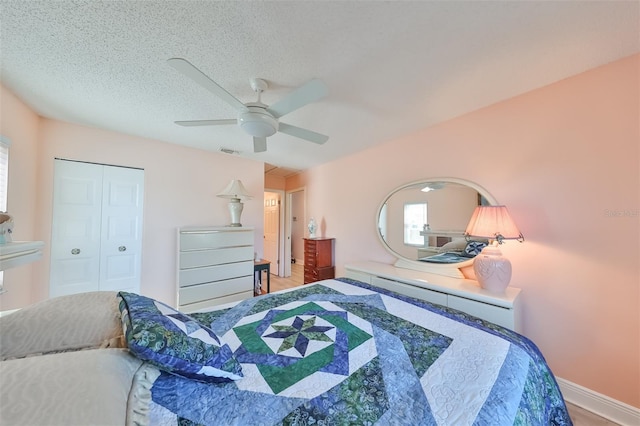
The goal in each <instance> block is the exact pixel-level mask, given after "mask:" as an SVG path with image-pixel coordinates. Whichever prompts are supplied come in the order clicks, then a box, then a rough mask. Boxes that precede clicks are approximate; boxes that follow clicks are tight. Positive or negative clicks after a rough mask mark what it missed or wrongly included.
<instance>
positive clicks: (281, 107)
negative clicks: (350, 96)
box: [167, 58, 329, 152]
mask: <svg viewBox="0 0 640 426" xmlns="http://www.w3.org/2000/svg"><path fill="white" fill-rule="evenodd" d="M167 62H168V63H169V65H171V66H172V67H173V68H175V69H176V70H178V71H179V72H181V73H182V74H184V75H186V76H187V77H189V78H190V79H192V80H193V81H195V82H196V83H198V84H199V85H200V86H202V87H204V88H205V89H207V90H209V91H210V92H212V93H213V94H214V95H217V96H218V97H219V98H220V99H222V100H223V101H225V102H226V103H228V104H229V105H231V106H232V107H234V108H235V109H237V110H238V118H235V119H233V118H232V119H224V120H191V121H176V122H175V123H176V124H178V125H180V126H217V125H224V124H238V125H239V126H240V128H241V129H242V130H244V131H245V132H246V133H248V134H249V135H251V136H253V151H254V152H264V151H266V150H267V137H269V136H272V135H274V134H275V133H276V132H282V133H286V134H287V135H290V136H295V137H297V138H300V139H304V140H307V141H309V142H313V143H317V144H323V143H325V142H326V141H327V140H328V139H329V136H326V135H323V134H320V133H316V132H314V131H311V130H308V129H303V128H301V127H296V126H292V125H291V124H286V123H281V122H280V121H279V119H280V117H282V116H283V115H286V114H289V113H290V112H292V111H295V110H297V109H299V108H302V107H303V106H305V105H307V104H309V103H311V102H315V101H317V100H318V99H321V98H323V97H324V96H326V94H327V86H326V85H325V84H324V83H323V82H322V81H321V80H318V79H313V80H311V81H309V82H307V83H305V84H303V85H302V86H300V87H298V88H297V89H295V90H294V91H293V92H291V93H289V94H288V95H287V96H285V97H284V98H282V99H280V100H279V101H278V102H276V103H275V104H273V105H266V104H263V103H262V102H261V101H260V96H261V94H262V92H264V91H265V90H266V89H267V87H268V84H267V82H266V81H264V80H262V79H259V78H252V79H251V80H250V81H249V83H250V84H251V88H252V89H253V91H254V92H256V93H257V94H258V100H257V101H256V102H247V103H246V104H243V103H242V102H240V101H239V100H238V99H237V98H236V97H234V96H233V95H231V94H230V93H229V92H227V91H226V90H225V89H223V88H222V87H221V86H219V85H218V84H217V83H216V82H215V81H213V80H211V79H210V78H209V77H207V76H206V75H205V74H204V73H203V72H202V71H200V70H199V69H198V68H196V67H195V66H194V65H193V64H192V63H191V62H189V61H187V60H186V59H182V58H171V59H169V60H168V61H167Z"/></svg>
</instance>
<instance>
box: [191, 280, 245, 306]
mask: <svg viewBox="0 0 640 426" xmlns="http://www.w3.org/2000/svg"><path fill="white" fill-rule="evenodd" d="M252 290H253V276H250V277H240V278H232V279H229V280H221V281H215V282H212V283H206V284H198V285H192V286H189V287H183V288H181V289H180V291H179V293H178V297H179V300H178V303H179V304H180V305H188V304H190V303H196V302H199V301H202V300H207V299H215V298H218V297H223V296H227V295H231V294H235V293H242V292H247V291H252Z"/></svg>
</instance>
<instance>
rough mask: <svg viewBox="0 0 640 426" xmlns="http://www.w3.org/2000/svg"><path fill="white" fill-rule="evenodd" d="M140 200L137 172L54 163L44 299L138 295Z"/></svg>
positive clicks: (141, 183) (62, 161)
mask: <svg viewBox="0 0 640 426" xmlns="http://www.w3.org/2000/svg"><path fill="white" fill-rule="evenodd" d="M143 200H144V170H142V169H134V168H128V167H122V166H113V165H107V164H97V163H87V162H80V161H74V160H65V159H59V158H56V159H55V164H54V194H53V218H52V221H53V222H52V235H51V259H50V261H51V272H50V284H49V296H50V297H56V296H63V295H67V294H74V293H81V292H87V291H98V290H112V291H119V290H125V291H132V292H139V290H140V278H141V260H142V259H141V258H142V226H143ZM105 206H106V207H105ZM119 209H120V210H121V211H118V210H119Z"/></svg>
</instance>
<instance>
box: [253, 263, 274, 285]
mask: <svg viewBox="0 0 640 426" xmlns="http://www.w3.org/2000/svg"><path fill="white" fill-rule="evenodd" d="M262 271H266V272H267V293H271V262H269V261H268V260H264V259H262V260H260V261H255V260H254V261H253V273H254V275H255V274H258V281H259V282H260V288H261V289H262Z"/></svg>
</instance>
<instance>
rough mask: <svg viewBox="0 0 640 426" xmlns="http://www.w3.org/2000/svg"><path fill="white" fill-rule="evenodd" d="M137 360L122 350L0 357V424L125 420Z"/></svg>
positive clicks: (117, 422) (113, 422)
mask: <svg viewBox="0 0 640 426" xmlns="http://www.w3.org/2000/svg"><path fill="white" fill-rule="evenodd" d="M141 366H142V361H140V360H139V359H137V358H136V357H134V356H133V355H131V354H129V353H128V351H127V350H124V349H98V350H88V351H75V352H65V353H59V354H50V355H43V356H34V357H28V358H22V359H12V360H8V361H2V362H0V377H2V386H0V424H3V425H65V426H66V425H125V424H127V417H128V416H131V413H130V411H129V414H128V410H129V408H128V403H129V399H130V394H131V392H132V383H134V377H135V375H136V372H138V371H139V370H140V369H141Z"/></svg>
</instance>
